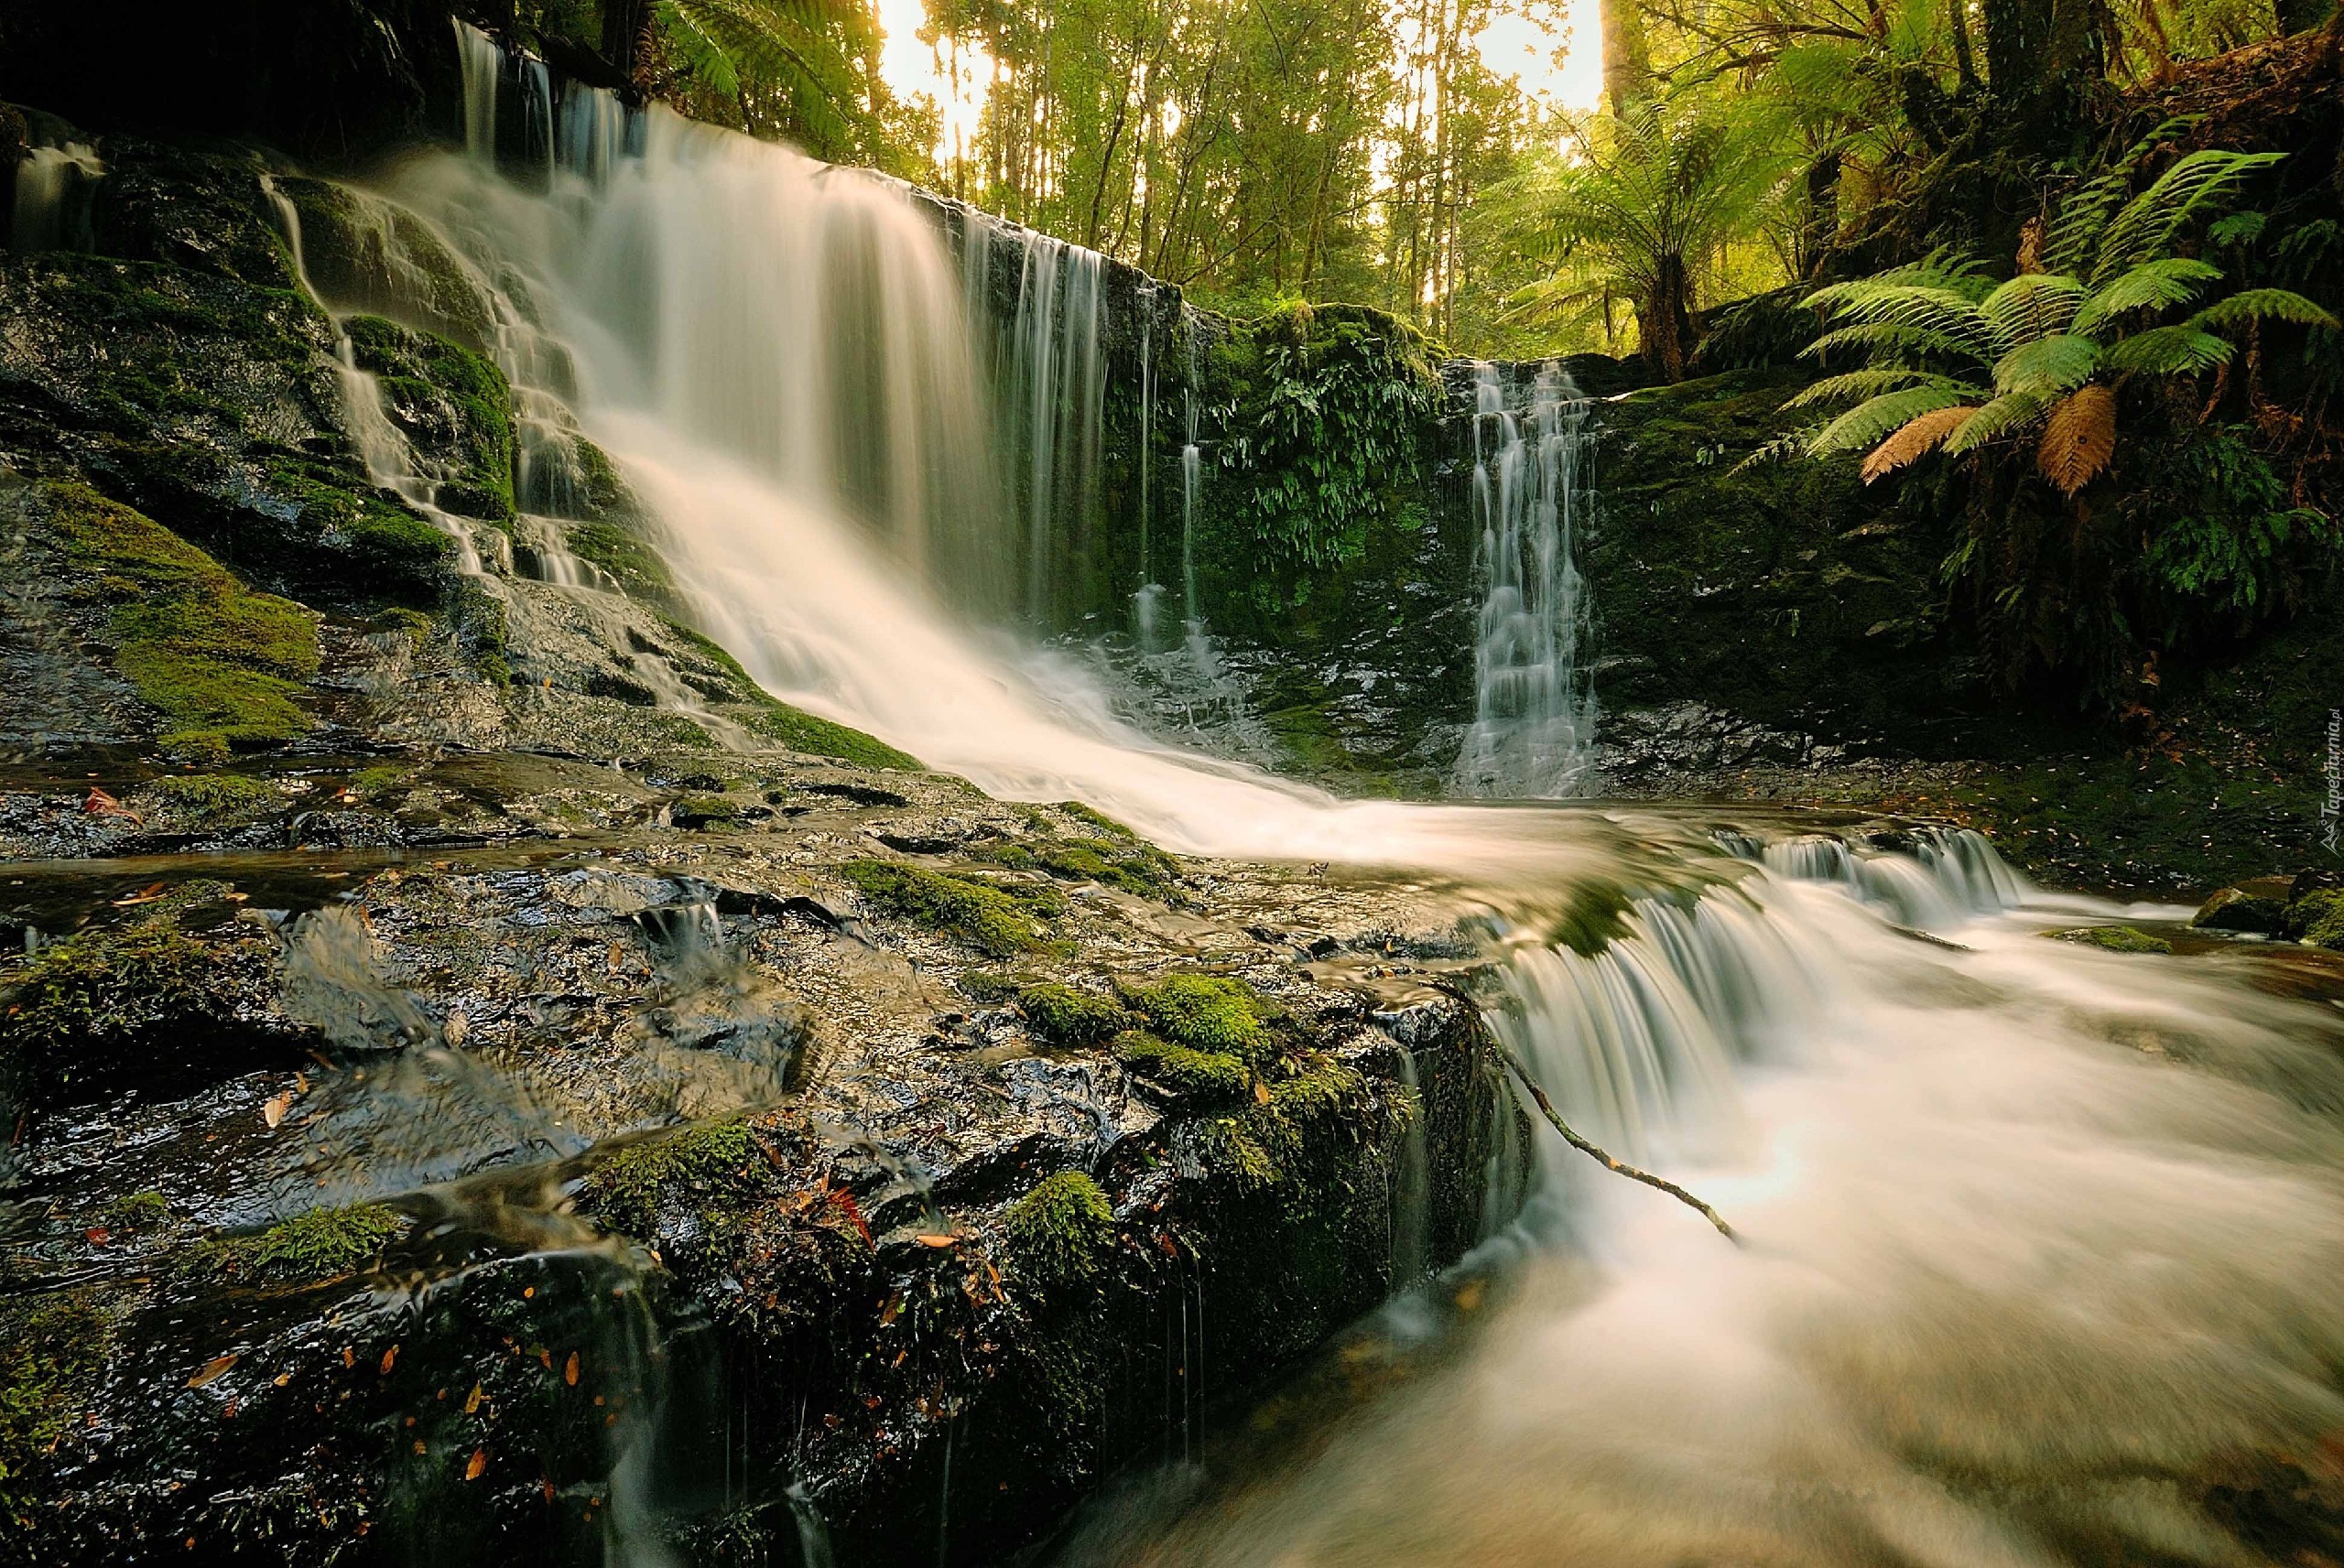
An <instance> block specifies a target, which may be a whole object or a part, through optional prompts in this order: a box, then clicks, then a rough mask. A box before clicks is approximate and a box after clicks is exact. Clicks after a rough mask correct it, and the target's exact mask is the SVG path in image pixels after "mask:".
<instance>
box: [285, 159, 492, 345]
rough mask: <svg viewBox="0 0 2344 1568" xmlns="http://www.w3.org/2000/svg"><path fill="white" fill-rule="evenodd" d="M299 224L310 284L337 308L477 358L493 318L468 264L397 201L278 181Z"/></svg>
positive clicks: (318, 182)
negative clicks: (396, 324) (431, 335)
mask: <svg viewBox="0 0 2344 1568" xmlns="http://www.w3.org/2000/svg"><path fill="white" fill-rule="evenodd" d="M277 189H279V190H281V191H282V192H284V193H285V195H286V196H287V197H288V199H289V200H291V201H292V203H293V207H294V211H296V212H297V213H298V215H299V218H300V222H301V249H302V259H303V260H304V262H305V263H306V264H307V265H308V269H309V282H310V284H311V285H312V286H313V287H315V288H316V289H317V290H318V292H319V294H320V295H321V296H323V297H325V298H326V299H328V300H330V301H331V303H332V304H333V305H334V307H335V308H337V309H342V310H351V311H364V312H367V313H369V314H372V315H376V316H384V317H388V318H389V319H393V320H396V321H400V322H404V323H406V324H407V325H408V326H411V327H416V328H419V329H421V330H425V331H429V332H436V333H438V334H440V336H441V337H444V338H447V339H450V341H454V342H457V343H461V344H462V345H463V346H464V347H465V348H468V349H471V350H472V351H475V352H485V351H488V350H489V349H490V348H492V347H494V344H495V342H496V318H495V313H494V310H493V309H492V308H491V307H490V304H489V301H488V297H487V295H486V293H485V292H484V290H483V287H482V281H481V279H480V277H479V276H478V274H477V273H475V272H474V270H473V269H472V266H471V265H470V264H468V263H466V262H465V261H464V260H463V259H462V258H461V257H460V256H459V255H457V254H456V253H455V252H453V251H451V250H450V249H449V248H448V246H447V244H446V243H444V242H443V241H441V239H440V236H439V234H438V233H436V232H434V231H433V230H432V228H431V226H430V225H429V223H426V222H423V220H422V219H420V218H418V217H417V216H416V215H415V214H414V213H412V212H410V211H407V209H406V208H404V207H402V206H400V205H399V204H398V203H397V202H396V201H392V200H387V199H386V198H384V197H381V196H378V195H375V194H374V193H373V192H371V191H361V190H355V189H352V188H350V187H348V186H344V185H337V184H334V183H333V182H331V181H330V180H323V179H305V178H280V179H279V180H278V181H277Z"/></svg>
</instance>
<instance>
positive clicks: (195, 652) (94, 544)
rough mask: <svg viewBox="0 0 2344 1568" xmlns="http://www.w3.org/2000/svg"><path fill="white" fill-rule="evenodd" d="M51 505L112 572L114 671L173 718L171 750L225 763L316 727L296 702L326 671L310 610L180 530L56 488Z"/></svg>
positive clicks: (79, 556) (95, 565)
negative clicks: (226, 755)
mask: <svg viewBox="0 0 2344 1568" xmlns="http://www.w3.org/2000/svg"><path fill="white" fill-rule="evenodd" d="M44 499H45V502H46V503H47V512H48V517H49V522H50V524H52V525H53V526H54V527H55V529H56V530H57V534H58V536H59V538H60V541H61V542H62V543H63V544H64V546H65V548H66V550H67V553H68V554H69V556H70V557H71V558H72V560H73V561H74V563H75V564H76V565H77V566H80V567H82V568H85V569H88V570H90V571H92V572H96V573H99V574H101V578H100V581H101V591H102V592H103V595H104V597H105V598H106V599H107V600H109V601H110V602H111V603H112V604H113V606H114V626H113V632H114V639H115V649H114V667H115V668H116V669H117V670H119V671H120V672H121V674H122V676H123V677H124V678H125V680H127V681H129V682H130V684H131V686H132V687H133V688H135V689H136V691H137V693H138V695H139V697H140V698H141V699H142V700H144V701H145V702H146V703H147V705H148V706H150V707H152V708H155V709H156V710H157V712H158V713H159V714H160V715H161V716H162V719H163V733H162V741H163V743H164V744H165V745H166V746H168V747H172V748H174V749H179V750H183V751H187V752H191V753H195V754H203V755H216V754H217V753H218V752H221V751H222V750H224V749H225V748H227V747H230V746H249V745H266V744H272V743H277V742H281V741H289V740H291V739H292V738H293V737H295V736H297V735H300V734H303V733H305V732H306V731H307V730H309V725H310V720H309V716H308V715H307V714H305V713H304V712H302V710H301V709H300V708H298V707H297V706H296V705H295V701H294V698H295V697H297V696H298V695H299V694H300V691H301V687H299V686H298V684H297V682H298V681H299V680H301V679H303V678H305V677H307V676H311V675H314V674H316V673H317V668H318V633H317V622H316V619H315V617H313V616H312V615H311V614H310V613H309V611H306V610H304V609H302V608H301V607H300V606H299V605H298V604H295V603H293V602H292V601H291V600H284V599H278V598H277V597H276V596H274V595H272V594H266V593H254V592H251V591H249V590H248V589H245V588H244V585H243V584H241V583H239V582H238V581H237V580H236V579H234V578H233V577H232V576H230V575H229V574H228V572H227V571H226V570H224V569H223V568H222V567H221V566H220V565H219V563H218V562H216V561H214V560H213V559H212V557H210V556H207V555H205V554H204V553H203V552H202V551H201V550H199V549H197V548H196V547H195V546H192V545H190V544H189V543H188V542H187V541H186V540H184V539H181V538H180V537H179V535H176V534H174V533H172V532H171V531H170V530H169V529H168V528H165V527H163V526H162V525H161V524H158V523H156V522H154V521H152V520H151V519H149V518H147V517H146V516H144V515H142V514H139V513H136V512H133V511H132V510H131V509H130V508H128V507H126V506H119V505H116V504H115V503H113V502H110V501H108V500H106V499H105V498H104V497H103V496H101V495H99V494H98V493H97V492H95V491H92V490H89V489H87V488H85V487H83V486H81V485H76V484H51V485H49V486H46V487H45V489H44Z"/></svg>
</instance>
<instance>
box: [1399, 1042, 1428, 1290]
mask: <svg viewBox="0 0 2344 1568" xmlns="http://www.w3.org/2000/svg"><path fill="white" fill-rule="evenodd" d="M1395 1054H1396V1057H1397V1062H1396V1065H1397V1066H1398V1067H1399V1069H1400V1082H1401V1084H1402V1085H1403V1086H1404V1087H1405V1088H1406V1089H1407V1091H1408V1093H1409V1095H1410V1096H1411V1097H1413V1098H1415V1099H1416V1105H1417V1114H1416V1115H1415V1116H1414V1117H1411V1118H1410V1119H1409V1121H1408V1128H1407V1131H1406V1132H1405V1134H1403V1135H1402V1138H1401V1141H1400V1162H1399V1168H1398V1169H1397V1170H1395V1171H1394V1173H1393V1177H1394V1185H1393V1193H1392V1290H1393V1292H1394V1293H1397V1292H1401V1291H1405V1290H1407V1289H1408V1288H1410V1287H1411V1286H1413V1285H1415V1284H1416V1282H1417V1281H1419V1280H1422V1279H1423V1278H1424V1277H1425V1274H1426V1272H1427V1267H1428V1265H1429V1262H1430V1259H1431V1247H1430V1245H1429V1240H1430V1237H1431V1231H1432V1153H1431V1143H1430V1141H1429V1140H1428V1139H1427V1136H1426V1133H1425V1119H1424V1115H1423V1106H1424V1085H1423V1083H1422V1082H1421V1081H1420V1078H1419V1076H1418V1074H1417V1072H1416V1053H1415V1052H1413V1051H1411V1050H1409V1049H1408V1048H1407V1047H1406V1046H1405V1045H1403V1046H1401V1047H1400V1049H1399V1050H1398V1052H1397V1053H1395Z"/></svg>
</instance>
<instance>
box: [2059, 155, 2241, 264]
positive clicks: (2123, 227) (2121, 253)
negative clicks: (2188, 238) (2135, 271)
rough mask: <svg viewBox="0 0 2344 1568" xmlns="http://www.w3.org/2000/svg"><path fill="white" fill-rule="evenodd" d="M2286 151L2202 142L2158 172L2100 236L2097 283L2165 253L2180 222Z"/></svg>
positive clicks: (2234, 191)
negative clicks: (2240, 148) (2252, 150)
mask: <svg viewBox="0 0 2344 1568" xmlns="http://www.w3.org/2000/svg"><path fill="white" fill-rule="evenodd" d="M2286 156H2287V155H2286V154H2284V153H2241V152H2231V151H2229V150H2227V149H2224V148H2219V147H2207V148H2202V149H2200V150H2199V151H2198V152H2194V153H2191V154H2190V155H2189V156H2188V157H2185V158H2183V159H2182V160H2181V161H2180V162H2178V163H2176V164H2175V165H2174V166H2173V167H2172V168H2169V169H2166V170H2165V172H2164V173H2163V174H2161V175H2159V176H2157V178H2156V183H2155V184H2154V185H2152V186H2150V187H2149V188H2148V189H2146V190H2143V192H2141V194H2140V195H2138V196H2135V197H2134V198H2132V200H2130V201H2128V202H2126V203H2125V204H2124V210H2123V211H2122V212H2119V213H2118V214H2117V215H2116V217H2115V218H2114V220H2113V221H2111V222H2110V223H2109V225H2108V232H2107V233H2105V234H2104V235H2102V236H2101V237H2100V251H2099V254H2098V256H2097V258H2096V259H2095V260H2094V261H2093V263H2092V271H2091V281H2092V283H2093V284H2094V285H2095V286H2098V285H2100V284H2102V283H2105V282H2107V281H2108V280H2109V279H2111V278H2113V277H2115V276H2118V275H2120V274H2122V273H2123V272H2124V271H2125V270H2127V269H2128V268H2131V267H2133V266H2137V265H2140V264H2141V263H2142V262H2144V261H2150V260H2153V259H2154V258H2155V257H2157V256H2159V255H2162V254H2165V252H2166V251H2168V250H2169V249H2170V248H2171V247H2172V244H2173V241H2174V237H2175V236H2176V235H2177V234H2178V233H2180V232H2181V230H2182V226H2183V225H2184V224H2186V223H2187V222H2189V220H2190V219H2192V218H2194V217H2196V216H2198V214H2199V213H2200V212H2203V211H2206V210H2207V209H2208V208H2210V207H2212V206H2215V205H2216V204H2218V203H2219V202H2223V201H2226V200H2229V199H2230V197H2232V196H2234V195H2235V194H2237V192H2238V189H2239V187H2240V186H2241V185H2243V184H2244V183H2245V182H2246V178H2247V176H2249V175H2250V174H2252V173H2253V172H2255V171H2256V170H2257V169H2262V168H2269V167H2270V166H2271V165H2273V164H2274V163H2277V162H2279V161H2280V160H2281V159H2282V158H2284V157H2286Z"/></svg>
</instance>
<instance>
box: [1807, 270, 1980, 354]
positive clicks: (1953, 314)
mask: <svg viewBox="0 0 2344 1568" xmlns="http://www.w3.org/2000/svg"><path fill="white" fill-rule="evenodd" d="M1833 315H1834V319H1837V320H1839V321H1842V322H1848V323H1867V322H1869V323H1882V322H1884V323H1887V324H1890V325H1893V326H1899V327H1906V328H1911V329H1913V330H1916V331H1926V332H1933V333H1936V334H1937V335H1938V336H1940V337H1942V338H1945V339H1947V340H1948V341H1951V342H1953V343H1957V344H1959V345H1960V349H1961V351H1962V352H1964V353H1969V354H1975V355H1976V356H1977V357H1978V358H1980V359H1982V360H1991V359H1992V358H1993V357H1994V356H1995V355H1996V354H1998V353H2000V352H2001V351H2002V345H2001V344H2000V343H1999V342H1997V341H1995V337H1994V329H1993V326H1992V324H1991V323H1990V322H1989V321H1988V320H1987V319H1986V318H1985V317H1984V316H1983V315H1982V314H1980V311H1979V308H1978V305H1977V303H1976V301H1974V300H1971V299H1969V298H1966V297H1963V296H1962V295H1960V294H1959V293H1957V292H1955V291H1954V290H1952V289H1949V288H1943V287H1935V286H1929V285H1920V284H1890V285H1887V286H1884V287H1872V288H1854V287H1851V291H1850V292H1849V293H1848V294H1846V295H1845V296H1844V297H1843V298H1842V299H1841V301H1840V303H1839V305H1838V306H1837V307H1836V308H1834V312H1833Z"/></svg>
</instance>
